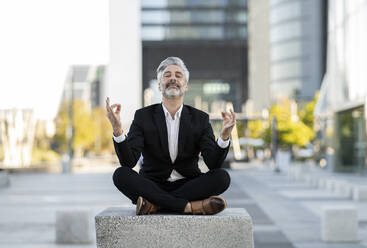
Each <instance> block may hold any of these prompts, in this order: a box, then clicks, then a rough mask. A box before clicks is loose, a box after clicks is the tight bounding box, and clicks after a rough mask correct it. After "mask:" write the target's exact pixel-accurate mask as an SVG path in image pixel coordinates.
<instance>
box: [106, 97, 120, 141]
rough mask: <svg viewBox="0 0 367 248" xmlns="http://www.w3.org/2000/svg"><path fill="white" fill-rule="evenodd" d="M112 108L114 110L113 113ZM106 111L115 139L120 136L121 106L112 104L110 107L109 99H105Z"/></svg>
mask: <svg viewBox="0 0 367 248" xmlns="http://www.w3.org/2000/svg"><path fill="white" fill-rule="evenodd" d="M114 108H116V110H115V111H114ZM106 110H107V117H108V119H109V120H110V122H111V125H112V129H113V135H114V136H115V137H118V136H120V135H121V134H122V125H121V121H120V111H121V104H113V105H112V106H110V98H109V97H107V99H106Z"/></svg>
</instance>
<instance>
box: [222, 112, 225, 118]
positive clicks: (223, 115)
mask: <svg viewBox="0 0 367 248" xmlns="http://www.w3.org/2000/svg"><path fill="white" fill-rule="evenodd" d="M222 117H223V119H224V118H226V114H225V113H224V112H223V111H222Z"/></svg>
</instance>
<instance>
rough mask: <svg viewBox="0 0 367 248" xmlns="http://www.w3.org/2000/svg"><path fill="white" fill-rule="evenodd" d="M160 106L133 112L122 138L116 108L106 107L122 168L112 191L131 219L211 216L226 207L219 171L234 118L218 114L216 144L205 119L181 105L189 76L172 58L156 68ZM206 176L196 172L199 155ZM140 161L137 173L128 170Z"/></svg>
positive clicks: (223, 179)
mask: <svg viewBox="0 0 367 248" xmlns="http://www.w3.org/2000/svg"><path fill="white" fill-rule="evenodd" d="M157 79H158V87H159V90H160V91H161V92H162V103H160V104H153V105H151V106H147V107H144V108H141V109H139V110H137V111H136V112H135V116H134V120H133V122H132V124H131V127H130V130H129V133H128V135H127V137H126V136H125V135H124V134H123V132H122V127H121V122H120V116H119V114H120V111H121V105H120V104H113V105H112V106H110V100H109V98H108V97H107V99H106V109H107V117H108V118H109V120H110V122H111V125H112V127H113V142H114V146H115V151H116V154H117V156H118V159H119V161H120V164H121V167H119V168H117V169H116V171H115V172H114V174H113V182H114V184H115V186H116V187H117V188H118V189H119V190H120V191H121V192H122V193H123V194H124V195H125V196H127V197H128V198H129V199H130V200H131V201H132V203H133V204H136V214H137V215H143V214H153V213H156V212H157V211H158V210H160V209H161V210H168V211H173V212H177V213H184V214H216V213H218V212H220V211H222V210H223V209H224V208H225V207H226V202H225V200H224V199H223V198H222V197H220V196H217V195H219V194H221V193H223V192H224V191H225V190H227V188H228V187H229V184H230V177H229V174H228V173H227V172H226V171H225V170H223V169H220V167H221V165H222V163H223V161H224V159H225V158H226V156H227V153H228V149H229V137H230V133H231V131H232V129H233V126H234V125H235V123H236V120H235V114H234V112H233V111H232V110H231V111H230V113H228V112H222V117H223V128H222V131H221V134H220V137H219V138H218V140H217V141H215V137H214V134H213V130H212V127H211V125H210V123H209V116H208V114H206V113H204V112H202V111H200V110H198V109H195V108H193V107H191V106H188V105H185V104H183V98H184V93H185V92H186V91H187V89H188V81H189V71H188V70H187V68H186V66H185V64H184V62H183V61H182V60H181V59H180V58H177V57H169V58H167V59H165V60H164V61H162V62H161V64H160V65H159V67H158V69H157ZM200 153H201V155H202V156H203V159H204V162H205V164H206V165H207V166H208V168H209V172H207V173H201V171H200V170H199V167H198V159H199V154H200ZM141 154H142V156H143V161H142V166H141V169H140V171H139V174H138V173H136V172H135V171H134V170H132V169H131V168H133V167H134V166H135V165H136V162H137V161H138V160H139V158H140V155H141Z"/></svg>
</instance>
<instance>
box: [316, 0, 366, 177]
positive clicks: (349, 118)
mask: <svg viewBox="0 0 367 248" xmlns="http://www.w3.org/2000/svg"><path fill="white" fill-rule="evenodd" d="M366 25H367V1H364V0H356V1H348V0H329V1H328V43H327V71H326V75H325V77H324V80H323V83H322V87H321V91H320V97H319V101H318V103H317V105H316V108H315V115H316V116H317V119H318V122H317V124H318V125H319V134H318V135H319V138H320V139H319V150H320V154H321V156H324V157H325V159H326V163H325V165H326V166H327V167H328V168H329V169H331V170H334V171H345V172H358V173H366V151H367V138H366V129H367V126H366V118H367V111H366V101H367V70H366V68H365V67H366V66H365V60H366V56H367V46H366V44H367V32H366Z"/></svg>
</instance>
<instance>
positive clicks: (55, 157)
mask: <svg viewBox="0 0 367 248" xmlns="http://www.w3.org/2000/svg"><path fill="white" fill-rule="evenodd" d="M59 160H60V155H59V154H58V153H57V152H55V151H53V150H50V149H40V148H38V147H33V149H32V163H37V162H54V161H59Z"/></svg>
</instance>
